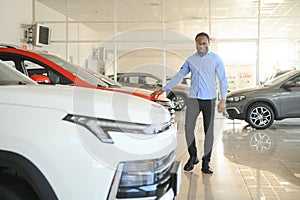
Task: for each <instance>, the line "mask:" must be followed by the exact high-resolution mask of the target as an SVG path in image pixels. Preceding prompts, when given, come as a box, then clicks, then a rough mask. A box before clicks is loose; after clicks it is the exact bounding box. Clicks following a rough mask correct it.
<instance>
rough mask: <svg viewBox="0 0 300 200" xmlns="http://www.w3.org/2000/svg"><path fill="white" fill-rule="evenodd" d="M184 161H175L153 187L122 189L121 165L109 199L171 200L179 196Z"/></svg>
mask: <svg viewBox="0 0 300 200" xmlns="http://www.w3.org/2000/svg"><path fill="white" fill-rule="evenodd" d="M181 166H182V161H174V162H173V164H172V165H171V167H170V168H169V169H168V171H167V173H166V175H165V176H164V177H162V178H161V179H160V180H159V181H158V182H157V183H155V184H153V185H144V186H139V187H128V188H120V187H119V180H120V178H121V173H122V171H121V170H122V166H120V165H119V169H117V173H116V175H115V178H114V182H113V184H112V186H111V191H110V194H109V197H108V199H109V200H110V199H120V200H121V199H123V200H131V199H135V200H138V199H150V200H151V199H160V200H171V199H174V197H175V196H177V195H178V194H179V190H180V184H181V168H182V167H181Z"/></svg>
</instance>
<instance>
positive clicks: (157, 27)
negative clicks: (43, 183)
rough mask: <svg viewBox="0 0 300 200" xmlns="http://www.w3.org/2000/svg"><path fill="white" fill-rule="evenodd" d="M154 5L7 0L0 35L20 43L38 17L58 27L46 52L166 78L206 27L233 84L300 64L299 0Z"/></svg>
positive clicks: (160, 0) (172, 0)
mask: <svg viewBox="0 0 300 200" xmlns="http://www.w3.org/2000/svg"><path fill="white" fill-rule="evenodd" d="M11 2H14V3H13V4H12V3H11ZM149 2H150V1H147V0H130V1H123V0H114V1H104V0H88V1H72V0H61V1H51V0H10V1H9V0H1V8H0V11H1V16H3V17H2V18H1V19H8V20H1V21H0V25H2V27H7V29H5V31H4V32H3V31H2V32H1V33H0V36H1V37H0V40H1V42H11V43H15V44H21V43H20V41H19V39H20V37H21V36H22V30H21V29H20V27H19V26H20V24H22V23H30V22H32V21H36V22H40V23H43V24H45V25H47V26H49V27H51V30H52V35H51V45H50V46H45V47H42V49H43V50H47V51H48V52H50V53H54V54H57V55H59V56H61V57H63V58H65V59H67V60H69V61H70V62H73V63H75V64H78V65H80V66H82V67H86V68H90V69H92V70H94V71H97V72H100V73H105V74H113V73H116V72H128V71H147V72H151V73H153V74H156V75H159V76H161V77H164V75H173V74H174V73H175V72H176V71H177V70H178V69H179V68H180V66H181V64H182V63H183V62H184V60H185V58H186V57H187V56H188V55H190V54H191V53H193V52H195V45H194V36H195V34H197V33H198V32H200V31H205V32H207V33H209V34H210V35H211V37H212V40H211V49H212V50H213V51H215V52H217V53H218V54H220V55H221V56H222V58H223V60H224V63H225V67H226V70H227V72H228V79H229V80H230V81H229V82H230V85H229V86H230V88H231V89H236V88H239V87H247V86H252V85H255V84H258V83H259V81H260V80H263V79H264V77H265V76H267V75H269V74H270V73H271V72H272V71H273V70H275V69H294V68H296V69H299V68H300V67H299V65H300V64H299V63H300V62H299V60H300V42H299V41H300V31H299V29H300V28H299V24H300V12H299V10H300V3H299V1H297V0H285V1H281V0H268V1H266V0H259V1H236V3H235V4H232V1H231V0H201V1H200V2H201V3H198V2H199V1H198V0H197V1H196V0H187V1H180V0H156V1H151V2H150V3H149ZM16 4H17V5H20V6H18V7H14V6H13V5H16ZM2 5H3V6H2ZM199 11H201V12H199ZM12 13H14V14H12ZM297 24H298V25H297ZM35 48H36V47H35Z"/></svg>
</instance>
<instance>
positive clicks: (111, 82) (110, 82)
mask: <svg viewBox="0 0 300 200" xmlns="http://www.w3.org/2000/svg"><path fill="white" fill-rule="evenodd" d="M91 73H92V74H93V75H94V76H96V77H98V78H100V79H101V80H102V81H103V82H105V83H106V84H108V85H109V87H122V86H123V85H122V84H120V83H118V82H117V81H114V80H112V79H110V78H108V77H107V76H104V75H103V74H100V73H96V72H91Z"/></svg>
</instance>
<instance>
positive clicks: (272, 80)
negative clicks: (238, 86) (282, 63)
mask: <svg viewBox="0 0 300 200" xmlns="http://www.w3.org/2000/svg"><path fill="white" fill-rule="evenodd" d="M291 73H293V72H287V73H285V74H282V75H280V76H278V77H276V78H274V79H271V80H269V81H267V82H266V83H264V85H266V86H272V85H276V84H278V83H281V82H282V81H284V80H285V79H286V78H288V77H289V76H290V74H291Z"/></svg>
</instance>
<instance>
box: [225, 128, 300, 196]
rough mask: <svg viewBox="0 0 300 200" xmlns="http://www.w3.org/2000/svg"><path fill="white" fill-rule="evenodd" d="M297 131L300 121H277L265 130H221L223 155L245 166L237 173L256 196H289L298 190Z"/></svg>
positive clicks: (299, 132)
mask: <svg viewBox="0 0 300 200" xmlns="http://www.w3.org/2000/svg"><path fill="white" fill-rule="evenodd" d="M299 130H300V124H299V125H298V124H293V123H292V124H285V123H282V124H280V123H277V124H276V125H275V126H273V127H271V128H269V129H266V130H255V129H252V128H251V127H249V126H244V127H241V128H235V129H229V130H226V131H224V132H223V138H222V142H223V147H224V156H225V157H226V158H227V159H228V160H230V161H231V162H233V163H237V164H239V165H243V166H246V167H248V168H243V169H242V168H241V173H242V176H243V177H244V180H245V182H246V184H247V185H248V187H249V190H250V192H251V193H252V196H253V197H256V199H261V197H262V196H263V197H266V196H268V195H269V197H270V198H271V197H276V199H282V198H283V199H293V198H294V197H293V195H294V194H293V190H295V191H296V190H299V187H295V186H300V177H299V174H300V167H299V166H300V154H299V144H300V137H299V136H300V135H299V134H300V131H299ZM274 188H275V189H274ZM277 189H279V191H277ZM298 195H299V193H298ZM298 197H299V196H298Z"/></svg>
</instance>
